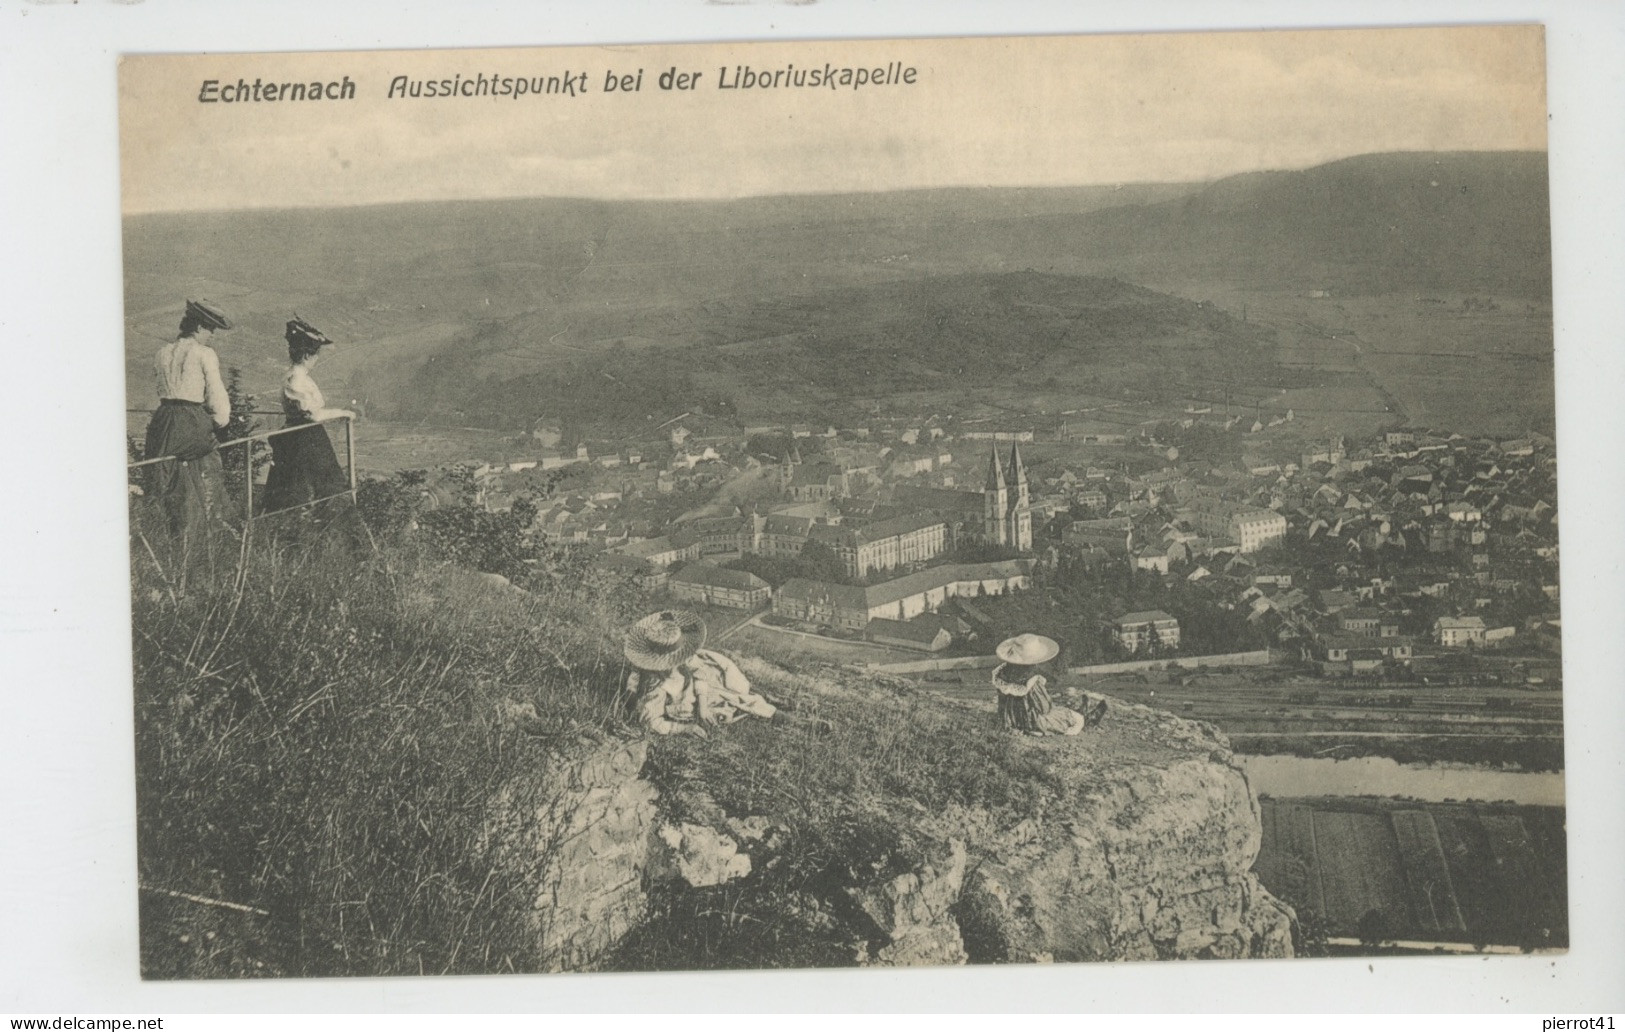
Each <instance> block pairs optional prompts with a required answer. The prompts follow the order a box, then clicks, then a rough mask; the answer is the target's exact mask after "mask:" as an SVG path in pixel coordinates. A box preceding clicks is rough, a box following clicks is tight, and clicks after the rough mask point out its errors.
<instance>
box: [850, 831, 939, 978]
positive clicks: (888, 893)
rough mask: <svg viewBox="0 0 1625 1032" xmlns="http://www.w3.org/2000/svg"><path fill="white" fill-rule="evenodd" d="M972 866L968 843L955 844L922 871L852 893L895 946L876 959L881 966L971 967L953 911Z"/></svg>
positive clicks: (919, 869) (923, 866)
mask: <svg viewBox="0 0 1625 1032" xmlns="http://www.w3.org/2000/svg"><path fill="white" fill-rule="evenodd" d="M967 861H968V854H967V852H966V849H965V843H964V842H963V841H962V840H960V839H957V838H956V839H950V840H949V841H948V843H947V848H946V849H945V850H944V851H943V852H942V854H941V855H938V856H935V857H933V858H931V859H930V860H928V861H926V862H925V863H924V864H922V865H921V866H920V867H919V868H917V869H916V870H913V871H908V872H905V873H903V874H899V875H897V876H895V877H893V878H891V879H888V880H887V881H884V882H882V883H880V884H878V885H872V886H865V887H862V888H856V889H851V890H848V896H849V897H850V898H851V900H852V902H853V903H855V904H856V905H857V907H858V909H859V910H861V911H862V912H863V913H864V914H865V915H866V916H867V917H868V918H869V920H871V921H873V922H874V924H875V927H876V928H878V929H879V930H880V932H881V933H882V934H883V935H884V936H886V938H887V939H889V940H890V941H889V943H888V944H887V945H886V946H884V947H882V948H881V949H880V950H879V951H878V952H877V953H876V954H874V962H875V963H879V964H884V965H893V966H903V965H917V964H963V963H965V960H966V953H965V944H964V941H963V939H961V937H960V934H959V924H958V922H957V921H956V920H955V919H954V916H953V907H954V905H955V903H957V902H958V900H959V894H960V890H961V889H962V888H963V886H964V883H965V867H966V864H967Z"/></svg>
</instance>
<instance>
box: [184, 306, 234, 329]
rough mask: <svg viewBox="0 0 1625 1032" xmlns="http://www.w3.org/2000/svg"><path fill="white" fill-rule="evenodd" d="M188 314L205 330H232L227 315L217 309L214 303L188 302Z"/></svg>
mask: <svg viewBox="0 0 1625 1032" xmlns="http://www.w3.org/2000/svg"><path fill="white" fill-rule="evenodd" d="M186 314H187V316H188V317H190V318H191V319H193V320H195V321H196V322H197V324H198V325H199V326H202V327H204V328H205V329H210V330H229V329H231V320H230V319H227V318H226V313H225V312H222V311H221V310H220V309H219V308H217V307H215V305H214V303H213V302H212V301H188V302H186Z"/></svg>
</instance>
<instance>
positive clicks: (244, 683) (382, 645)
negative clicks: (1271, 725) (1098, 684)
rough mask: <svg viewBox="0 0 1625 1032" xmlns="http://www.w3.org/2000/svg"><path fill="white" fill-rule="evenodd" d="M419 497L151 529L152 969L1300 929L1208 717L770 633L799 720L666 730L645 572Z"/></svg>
mask: <svg viewBox="0 0 1625 1032" xmlns="http://www.w3.org/2000/svg"><path fill="white" fill-rule="evenodd" d="M437 511H438V512H448V511H451V510H437ZM137 516H138V518H137V520H136V526H137V528H138V529H139V528H140V527H141V526H142V521H141V520H140V518H139V513H138V514H137ZM370 518H372V516H369V519H370ZM393 525H394V527H395V529H394V530H393V531H391V530H389V529H388V526H387V525H386V524H383V523H378V524H375V527H374V531H373V534H374V536H373V537H372V538H371V540H370V542H369V543H366V544H362V543H361V542H359V541H356V542H353V543H352V544H350V545H345V544H344V543H343V542H342V541H339V540H336V539H334V540H320V541H318V540H316V539H314V538H312V537H311V536H310V535H309V533H308V531H309V529H310V528H309V527H308V526H307V527H304V528H303V529H298V528H295V527H294V526H293V525H284V527H283V529H282V530H281V531H280V532H276V533H272V532H266V533H262V534H258V535H256V536H255V538H254V541H253V545H252V547H250V548H248V549H246V550H244V551H243V552H241V553H239V552H238V551H237V550H236V549H235V548H230V549H223V550H222V552H221V553H220V555H221V557H222V560H223V561H222V565H221V567H220V568H217V569H215V570H214V571H212V572H213V574H214V575H213V576H207V577H202V578H200V579H192V580H191V581H190V582H189V583H188V582H184V581H182V580H181V579H178V578H179V574H178V571H179V570H180V569H182V567H178V566H176V565H174V564H171V563H169V562H168V561H167V560H168V559H169V558H170V557H169V556H168V555H167V553H166V551H165V549H164V547H163V546H164V544H165V543H164V542H163V541H162V540H161V539H148V540H149V542H150V543H152V544H153V545H154V546H155V548H154V550H153V551H151V552H149V551H147V550H146V549H145V548H137V549H134V550H132V556H133V563H134V569H133V571H132V573H133V587H134V589H135V590H134V594H133V599H134V611H133V617H134V622H135V629H136V635H135V641H136V646H135V692H136V735H137V751H136V756H137V788H138V851H139V863H140V876H141V884H142V886H143V887H144V889H145V891H143V893H142V908H141V936H142V943H141V945H142V970H143V973H144V975H145V976H146V977H149V978H209V977H266V976H277V975H284V976H302V977H323V976H336V975H384V974H414V975H415V974H423V973H433V972H461V973H488V974H490V973H499V972H505V971H521V972H523V971H545V970H605V969H609V970H630V969H640V970H683V969H693V968H740V967H793V966H811V965H817V966H851V965H858V964H885V965H904V964H952V963H965V962H981V963H988V962H1033V961H1041V960H1058V961H1069V960H1074V961H1081V960H1114V959H1115V960H1126V959H1142V960H1149V959H1159V958H1189V957H1244V956H1277V957H1279V956H1290V955H1292V948H1293V947H1292V942H1291V932H1292V928H1291V925H1292V918H1291V913H1290V911H1289V910H1288V909H1287V908H1285V907H1283V906H1281V905H1280V904H1279V903H1277V902H1276V901H1275V900H1274V899H1273V897H1271V896H1270V895H1269V894H1268V893H1267V892H1265V891H1264V890H1263V888H1262V887H1261V886H1260V885H1259V883H1258V881H1257V879H1256V878H1255V877H1254V876H1253V874H1252V873H1251V871H1250V867H1251V865H1252V862H1253V860H1254V859H1255V857H1256V856H1257V854H1258V850H1259V846H1260V843H1261V837H1260V836H1261V830H1260V823H1259V810H1258V802H1257V800H1256V799H1255V798H1254V796H1253V794H1252V792H1251V791H1250V789H1249V788H1248V785H1247V781H1246V778H1245V777H1244V775H1243V774H1242V773H1241V771H1240V769H1239V767H1238V766H1237V765H1236V764H1235V762H1234V760H1233V759H1232V757H1231V756H1230V753H1229V751H1228V746H1227V743H1226V742H1225V741H1224V739H1223V737H1222V736H1221V735H1219V734H1218V733H1217V732H1216V731H1215V730H1214V729H1213V728H1212V727H1210V726H1208V725H1200V724H1195V723H1191V722H1189V721H1184V720H1180V719H1178V718H1176V717H1173V716H1172V715H1170V714H1166V713H1162V712H1159V711H1156V710H1152V709H1148V708H1146V707H1143V706H1136V705H1132V704H1127V703H1122V702H1120V701H1117V700H1107V701H1106V705H1107V707H1108V712H1107V714H1106V716H1105V718H1104V720H1103V721H1102V723H1101V725H1100V727H1099V729H1098V731H1095V732H1091V733H1090V735H1089V737H1088V738H1086V739H1064V740H1030V739H1025V738H1020V737H1016V736H1011V735H1007V734H1002V733H999V732H998V731H997V730H996V729H995V721H994V717H993V712H992V704H991V702H990V701H982V700H979V701H976V702H972V703H954V702H947V701H944V700H942V699H941V698H940V697H937V696H934V695H929V694H927V693H925V692H922V691H921V690H919V689H918V688H917V687H915V686H911V685H909V684H908V683H906V682H902V681H900V680H897V679H888V678H883V677H875V676H871V675H866V674H863V673H859V672H856V671H852V670H838V669H835V668H829V667H803V668H802V669H800V670H791V669H788V668H787V667H786V666H783V665H780V664H776V663H774V662H772V661H771V660H770V659H766V658H763V657H760V656H750V655H741V656H740V657H739V661H740V663H741V666H742V668H743V669H744V670H745V671H746V672H747V674H748V675H749V677H750V678H751V680H752V682H753V683H754V684H755V685H756V686H757V688H758V689H760V690H762V691H764V692H767V693H768V694H770V696H771V697H772V698H774V699H776V700H778V701H779V702H780V703H781V704H785V705H786V706H794V707H795V716H796V717H797V718H798V719H796V720H794V721H791V722H789V723H788V724H785V723H782V722H781V721H779V720H775V721H773V722H772V723H769V722H766V721H751V722H746V723H743V724H738V725H733V726H729V727H726V728H720V729H717V730H716V731H715V732H714V733H713V734H712V735H711V736H710V737H708V738H706V739H698V738H688V737H682V736H679V737H674V738H654V739H650V738H648V737H646V736H645V735H644V734H643V733H642V732H641V731H640V729H639V728H638V727H637V725H636V723H635V722H634V721H632V720H631V719H630V715H629V713H628V712H627V710H628V707H627V706H626V705H625V703H624V700H622V699H621V698H620V697H619V696H620V687H621V685H622V683H623V676H624V670H623V663H622V660H621V658H620V656H619V653H618V642H619V634H620V631H621V629H622V628H623V627H624V626H625V625H626V622H627V620H628V619H629V618H630V617H631V616H633V615H635V614H636V612H637V610H636V609H635V608H632V607H633V606H634V605H635V600H634V599H632V598H630V597H627V596H626V595H625V594H624V592H623V591H622V589H620V588H619V587H618V586H617V585H615V584H613V583H609V582H606V581H604V580H602V579H601V578H595V577H593V576H591V575H589V574H587V572H586V571H584V570H583V569H580V568H578V567H574V566H570V565H569V564H568V563H563V564H559V563H553V562H549V563H547V564H544V565H541V566H537V567H534V568H531V570H530V576H529V577H528V578H526V579H525V581H524V582H525V583H527V584H529V585H530V586H531V587H532V588H534V589H536V590H533V591H523V590H516V589H515V588H514V587H512V586H506V585H502V584H493V583H492V582H491V581H490V580H489V579H488V578H482V577H480V576H478V575H475V574H472V573H470V572H468V571H467V570H466V569H462V568H459V567H456V566H453V565H448V564H447V563H445V562H444V561H443V560H440V559H437V558H435V557H434V556H432V555H430V554H429V551H428V550H427V549H426V548H425V547H424V546H425V541H424V540H423V538H422V536H421V533H422V532H423V531H426V530H427V521H425V524H424V527H423V528H420V531H419V532H408V531H407V530H406V528H405V527H404V526H403V525H402V524H400V523H399V522H398V521H397V522H396V523H395V524H393ZM228 556H229V558H226V557H228ZM160 560H163V561H162V562H161V561H160ZM193 571H194V573H201V572H204V570H203V568H202V567H200V566H199V565H198V564H194V565H193ZM233 574H235V575H233ZM245 598H247V599H248V600H249V603H250V604H247V605H244V604H243V603H244V600H245ZM222 901H224V903H225V904H226V905H224V906H222V905H221V902H222Z"/></svg>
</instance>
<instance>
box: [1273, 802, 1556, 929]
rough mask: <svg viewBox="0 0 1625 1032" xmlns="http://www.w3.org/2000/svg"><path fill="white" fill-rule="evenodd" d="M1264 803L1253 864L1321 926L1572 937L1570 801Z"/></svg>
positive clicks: (1304, 918) (1304, 917)
mask: <svg viewBox="0 0 1625 1032" xmlns="http://www.w3.org/2000/svg"><path fill="white" fill-rule="evenodd" d="M1261 804H1262V809H1263V820H1264V839H1263V847H1262V849H1261V850H1260V851H1259V856H1258V861H1257V863H1256V864H1255V866H1254V871H1255V872H1256V873H1257V874H1258V877H1259V880H1260V881H1262V882H1263V883H1264V886H1265V887H1266V888H1268V889H1269V890H1270V891H1271V892H1273V893H1275V894H1276V895H1278V896H1280V897H1281V898H1282V899H1285V900H1286V901H1287V902H1289V903H1291V904H1292V905H1293V907H1294V908H1296V909H1297V911H1298V917H1299V920H1300V921H1301V922H1303V923H1304V924H1305V925H1306V926H1308V927H1313V928H1317V929H1319V930H1320V931H1321V932H1322V933H1323V934H1325V935H1328V936H1332V937H1358V938H1360V939H1362V940H1368V941H1375V940H1377V939H1381V940H1393V939H1405V940H1417V941H1423V942H1439V943H1467V944H1480V945H1481V944H1495V945H1502V946H1518V947H1524V948H1531V949H1534V948H1540V949H1551V948H1564V947H1566V946H1567V945H1568V903H1567V900H1568V892H1567V844H1566V839H1565V832H1564V826H1563V810H1562V809H1559V808H1555V807H1525V806H1519V807H1515V806H1509V805H1505V804H1486V803H1422V802H1406V801H1400V800H1376V799H1347V798H1315V799H1270V798H1266V799H1263V800H1261Z"/></svg>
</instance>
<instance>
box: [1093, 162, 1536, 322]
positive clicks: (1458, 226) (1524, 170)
mask: <svg viewBox="0 0 1625 1032" xmlns="http://www.w3.org/2000/svg"><path fill="white" fill-rule="evenodd" d="M1548 190H1549V188H1548V184H1547V176H1546V155H1545V154H1544V153H1495V154H1490V153H1484V154H1478V153H1460V154H1458V153H1442V154H1373V155H1366V156H1363V157H1358V158H1349V159H1346V160H1344V161H1337V162H1332V163H1331V164H1327V165H1321V166H1318V167H1316V168H1312V169H1306V170H1303V171H1299V172H1262V173H1251V174H1247V175H1241V176H1232V177H1229V178H1227V179H1223V180H1220V181H1218V182H1216V183H1213V184H1212V185H1210V186H1208V187H1206V188H1205V189H1203V190H1201V191H1199V192H1197V193H1195V194H1193V195H1191V196H1189V197H1185V198H1181V199H1175V200H1168V201H1163V202H1160V203H1155V204H1149V205H1139V206H1135V207H1133V208H1124V209H1118V210H1115V211H1110V212H1098V213H1092V214H1085V215H1080V216H1078V217H1077V219H1076V220H1075V229H1076V231H1077V234H1078V236H1079V238H1080V239H1082V240H1083V241H1084V244H1083V247H1082V248H1081V255H1082V256H1084V257H1087V258H1090V259H1094V260H1105V259H1106V258H1107V257H1108V256H1110V255H1114V254H1115V255H1120V256H1126V257H1127V258H1128V260H1129V262H1130V265H1129V266H1128V268H1127V272H1128V274H1130V275H1138V274H1142V273H1143V274H1146V275H1149V276H1151V277H1152V278H1154V279H1156V280H1159V281H1160V280H1163V279H1167V278H1194V279H1198V280H1209V281H1211V280H1224V281H1229V282H1232V283H1234V284H1236V285H1250V286H1256V287H1262V286H1270V287H1277V288H1279V287H1289V288H1290V287H1297V288H1321V289H1331V290H1335V291H1337V292H1339V293H1347V294H1361V293H1371V294H1380V293H1386V292H1389V291H1406V290H1428V291H1466V292H1484V293H1492V294H1493V293H1505V294H1511V295H1513V296H1517V297H1529V298H1539V297H1549V296H1550V295H1551V233H1550V216H1549V199H1548Z"/></svg>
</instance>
